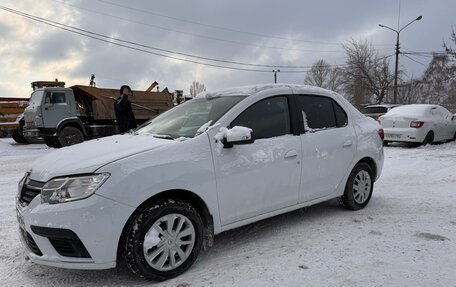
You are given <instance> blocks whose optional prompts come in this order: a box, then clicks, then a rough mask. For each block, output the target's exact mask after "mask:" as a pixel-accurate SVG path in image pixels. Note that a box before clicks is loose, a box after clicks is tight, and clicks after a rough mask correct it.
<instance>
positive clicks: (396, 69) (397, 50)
mask: <svg viewBox="0 0 456 287" xmlns="http://www.w3.org/2000/svg"><path fill="white" fill-rule="evenodd" d="M422 18H423V16H418V17H417V18H416V19H414V20H413V21H411V22H410V23H408V24H407V25H405V26H404V27H402V28H401V29H399V30H395V29H393V28H390V27H388V26H385V25H382V24H378V26H380V27H382V28H386V29H388V30H391V31H393V32H396V34H397V38H396V66H395V68H394V102H393V104H397V73H398V64H399V53H400V51H399V33H400V32H401V31H402V30H404V29H405V28H407V27H408V26H409V25H410V24H412V23H413V22H415V21H419V20H421V19H422Z"/></svg>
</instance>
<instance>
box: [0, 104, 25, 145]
mask: <svg viewBox="0 0 456 287" xmlns="http://www.w3.org/2000/svg"><path fill="white" fill-rule="evenodd" d="M27 104H28V99H20V98H0V137H10V136H11V137H12V138H13V139H14V140H15V141H16V142H18V143H27V142H26V140H25V138H24V137H23V135H22V127H23V125H24V122H23V120H22V122H21V119H22V113H23V112H24V110H25V108H26V107H27Z"/></svg>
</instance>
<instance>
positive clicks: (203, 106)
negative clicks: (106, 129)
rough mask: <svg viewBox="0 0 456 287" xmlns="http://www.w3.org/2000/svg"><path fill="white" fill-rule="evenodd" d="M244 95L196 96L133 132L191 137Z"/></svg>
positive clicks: (173, 137) (213, 121) (215, 119)
mask: <svg viewBox="0 0 456 287" xmlns="http://www.w3.org/2000/svg"><path fill="white" fill-rule="evenodd" d="M244 98H245V97H244V96H227V97H213V98H196V99H192V100H190V101H188V102H185V103H183V104H181V105H179V106H177V107H174V108H172V109H171V110H169V111H167V112H165V113H163V114H161V115H159V116H158V117H156V118H154V119H152V120H150V121H149V122H147V123H145V124H144V125H142V126H141V127H139V128H138V129H137V130H136V131H135V133H137V134H154V135H157V136H163V137H166V138H170V139H171V138H172V139H176V138H179V137H187V138H192V137H194V136H195V135H197V132H198V130H199V129H200V127H201V126H203V125H205V124H208V123H209V122H210V123H209V124H208V126H209V125H210V124H213V123H215V122H216V121H217V120H218V119H219V118H220V117H221V116H222V115H224V114H225V113H226V112H227V111H228V110H229V109H230V108H231V107H233V106H234V105H235V104H237V103H238V102H239V101H241V100H242V99H244Z"/></svg>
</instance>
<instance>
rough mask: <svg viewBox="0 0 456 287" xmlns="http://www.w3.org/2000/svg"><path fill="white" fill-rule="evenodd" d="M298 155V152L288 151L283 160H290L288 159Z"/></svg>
mask: <svg viewBox="0 0 456 287" xmlns="http://www.w3.org/2000/svg"><path fill="white" fill-rule="evenodd" d="M297 155H298V152H297V151H296V150H294V149H292V150H289V151H288V152H287V153H286V154H285V158H290V157H295V156H297Z"/></svg>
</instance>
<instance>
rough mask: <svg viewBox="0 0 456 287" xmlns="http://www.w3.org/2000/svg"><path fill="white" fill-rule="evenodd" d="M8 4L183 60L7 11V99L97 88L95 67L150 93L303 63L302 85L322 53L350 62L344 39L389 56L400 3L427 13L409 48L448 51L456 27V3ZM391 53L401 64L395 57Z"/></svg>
mask: <svg viewBox="0 0 456 287" xmlns="http://www.w3.org/2000/svg"><path fill="white" fill-rule="evenodd" d="M0 5H2V6H5V7H8V8H11V9H14V10H18V11H20V12H23V13H27V14H30V15H33V16H38V17H41V18H44V19H47V20H51V21H55V22H58V23H61V24H65V25H69V26H72V27H75V28H78V29H83V30H87V31H90V32H93V33H98V34H100V35H104V36H108V37H113V38H118V39H120V40H124V41H129V42H133V43H136V44H140V45H143V46H142V47H141V46H134V47H135V48H139V49H143V50H147V51H149V52H153V53H159V54H162V55H167V56H170V57H174V58H166V57H163V56H158V55H153V54H150V53H145V52H141V51H137V50H132V49H128V48H125V47H120V46H116V45H113V44H111V43H106V42H102V41H99V40H95V39H91V38H87V37H84V36H82V35H78V34H74V33H71V32H67V31H65V30H62V29H58V28H55V27H52V26H49V25H46V24H43V23H40V22H36V21H33V20H30V19H27V18H24V17H21V16H18V15H15V14H12V13H10V12H6V11H4V10H0V61H1V65H0V97H28V96H29V95H30V93H31V88H30V82H32V81H37V80H54V79H55V78H58V79H59V80H61V81H65V82H66V83H67V86H71V85H76V84H83V85H88V84H89V80H90V75H91V74H95V76H96V79H95V81H96V85H97V86H98V87H110V88H117V87H120V86H121V85H122V84H129V85H131V87H132V88H133V89H135V90H144V89H146V88H147V87H148V86H149V85H150V83H152V82H153V81H157V82H159V84H160V89H163V88H165V87H168V88H169V90H170V91H174V90H176V89H177V90H184V93H185V94H187V93H188V92H189V87H190V84H191V83H192V81H199V82H202V83H204V84H205V85H206V87H207V89H208V90H217V89H222V88H227V87H232V86H240V85H248V84H257V83H271V82H273V80H274V77H273V73H272V70H273V69H277V68H274V66H303V68H300V69H299V70H300V71H303V72H299V73H288V72H287V71H290V70H293V69H292V68H280V69H281V71H282V72H280V73H278V82H282V83H295V84H302V83H303V80H304V77H305V72H304V71H305V70H308V69H307V68H305V66H310V65H312V64H313V63H314V62H315V61H316V60H318V59H324V60H325V61H327V62H328V63H329V64H331V65H338V64H344V62H345V52H344V50H343V47H342V44H344V43H347V41H348V40H350V39H354V40H357V41H360V40H363V41H364V40H367V41H369V42H370V43H371V44H372V45H373V46H374V47H375V48H376V50H377V51H378V53H379V54H380V55H384V56H388V55H392V54H394V45H395V41H396V34H395V33H394V32H392V31H389V30H387V29H385V28H380V27H379V26H378V24H379V23H381V24H384V25H386V26H389V27H391V28H394V29H397V27H398V16H399V7H400V11H401V12H400V26H399V27H403V26H404V25H406V24H407V23H409V22H410V21H412V20H413V19H415V18H416V17H418V16H419V15H422V16H423V19H422V20H421V21H417V22H414V23H413V24H411V25H410V26H409V27H407V28H406V29H405V30H403V31H402V32H401V33H400V42H401V48H402V49H403V51H419V52H430V51H442V50H443V48H442V43H443V41H444V40H446V41H448V40H449V37H450V34H451V28H452V26H453V27H455V25H456V18H455V17H454V11H456V1H454V0H441V1H438V0H436V1H430V0H429V1H424V0H402V1H400V3H399V0H384V1H366V0H345V1H335V0H333V1H329V0H319V1H305V0H294V1H286V0H284V1H271V0H249V1H245V0H231V1H220V0H206V1H203V0H193V1H175V0H167V1H156V0H130V1H121V0H90V1H89V0H73V1H71V0H70V1H64V0H38V1H37V0H21V1H17V0H2V1H1V3H0ZM92 36H94V34H92ZM97 37H101V36H97ZM103 39H105V40H106V39H107V38H103ZM108 41H112V40H108ZM123 45H129V46H132V44H126V43H125V42H124V43H123ZM144 46H148V47H144ZM151 48H158V49H161V50H153V49H151ZM166 51H169V52H177V53H181V54H172V53H169V52H166ZM182 54H187V55H182ZM190 55H192V56H197V57H203V58H211V59H217V60H221V61H231V62H239V63H244V64H256V65H258V64H259V65H267V66H264V67H263V66H247V65H234V64H231V63H227V62H213V61H208V60H204V59H201V58H194V57H190ZM176 58H179V59H187V60H191V61H195V62H204V63H210V64H212V65H218V66H225V67H226V66H229V67H235V68H242V69H252V70H260V71H255V72H252V71H240V70H232V69H226V68H220V67H211V66H204V65H201V64H196V63H190V62H185V61H181V60H178V59H176ZM412 58H413V59H414V60H416V61H418V62H420V63H417V62H414V61H412V60H410V59H408V58H406V57H401V58H400V65H401V68H403V69H405V70H406V71H407V73H408V76H409V77H410V76H415V77H419V76H420V75H421V73H422V72H423V69H424V68H425V66H423V65H422V64H425V65H426V64H427V63H428V62H429V58H426V57H421V56H413V57H412ZM390 59H391V67H392V68H393V67H394V57H391V58H390ZM270 66H272V67H270Z"/></svg>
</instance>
